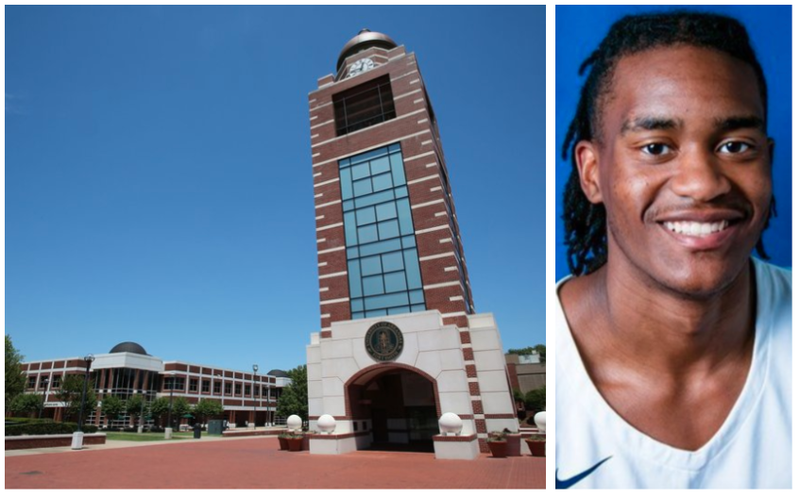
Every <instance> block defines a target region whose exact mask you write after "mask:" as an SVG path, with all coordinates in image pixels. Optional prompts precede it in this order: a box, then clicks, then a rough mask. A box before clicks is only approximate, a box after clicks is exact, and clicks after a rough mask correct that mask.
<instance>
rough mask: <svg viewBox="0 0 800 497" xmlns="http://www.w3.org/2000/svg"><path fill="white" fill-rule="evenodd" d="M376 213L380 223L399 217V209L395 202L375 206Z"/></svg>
mask: <svg viewBox="0 0 800 497" xmlns="http://www.w3.org/2000/svg"><path fill="white" fill-rule="evenodd" d="M375 213H376V214H377V216H378V221H386V220H387V219H394V218H396V217H397V208H396V207H395V204H394V202H389V203H386V204H380V205H376V206H375Z"/></svg>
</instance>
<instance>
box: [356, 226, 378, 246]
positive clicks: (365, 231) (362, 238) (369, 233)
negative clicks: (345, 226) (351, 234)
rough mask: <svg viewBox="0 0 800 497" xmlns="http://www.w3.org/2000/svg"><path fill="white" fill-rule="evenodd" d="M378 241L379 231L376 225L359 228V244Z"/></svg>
mask: <svg viewBox="0 0 800 497" xmlns="http://www.w3.org/2000/svg"><path fill="white" fill-rule="evenodd" d="M377 240H378V229H377V227H376V226H375V225H374V224H370V225H368V226H362V227H361V228H358V242H359V243H369V242H375V241H377Z"/></svg>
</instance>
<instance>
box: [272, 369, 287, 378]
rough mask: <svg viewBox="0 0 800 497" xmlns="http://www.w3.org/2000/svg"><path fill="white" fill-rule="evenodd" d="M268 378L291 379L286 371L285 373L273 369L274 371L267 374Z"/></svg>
mask: <svg viewBox="0 0 800 497" xmlns="http://www.w3.org/2000/svg"><path fill="white" fill-rule="evenodd" d="M267 376H274V377H276V378H288V377H289V375H288V374H287V373H286V371H283V370H281V369H273V370H272V371H270V372H269V373H267Z"/></svg>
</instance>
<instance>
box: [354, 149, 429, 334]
mask: <svg viewBox="0 0 800 497" xmlns="http://www.w3.org/2000/svg"><path fill="white" fill-rule="evenodd" d="M339 170H340V175H339V179H340V185H341V189H342V194H343V197H342V198H343V199H344V200H345V201H344V202H343V203H342V209H343V211H344V225H345V226H344V228H345V242H346V248H347V251H346V254H347V261H348V262H347V267H348V282H349V284H350V306H351V307H350V308H351V312H352V317H353V319H360V318H364V317H371V316H386V315H388V314H401V313H406V312H416V311H420V310H424V309H425V300H424V294H423V291H422V278H421V276H420V269H419V260H418V255H417V249H416V240H415V239H414V223H413V220H412V217H411V204H410V202H409V200H408V187H407V186H406V177H405V171H404V169H403V154H402V151H401V148H400V145H399V144H397V143H395V144H392V145H389V146H388V147H381V148H378V149H375V150H370V151H368V152H365V153H363V154H359V155H356V156H353V157H348V158H347V159H343V160H341V161H339ZM345 195H346V196H347V197H345Z"/></svg>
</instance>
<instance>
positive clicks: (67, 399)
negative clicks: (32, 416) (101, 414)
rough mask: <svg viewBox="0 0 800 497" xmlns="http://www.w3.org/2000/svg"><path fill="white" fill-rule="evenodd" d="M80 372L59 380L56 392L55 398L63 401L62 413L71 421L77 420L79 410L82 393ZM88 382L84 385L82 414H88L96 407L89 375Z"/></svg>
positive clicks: (95, 398) (82, 376)
mask: <svg viewBox="0 0 800 497" xmlns="http://www.w3.org/2000/svg"><path fill="white" fill-rule="evenodd" d="M83 378H84V375H82V374H71V375H67V376H66V377H65V378H64V381H62V382H61V389H60V390H59V392H58V393H57V394H56V398H58V400H59V401H61V402H63V403H64V415H65V417H66V418H67V419H71V420H72V421H77V420H78V415H79V414H80V411H81V395H82V394H83ZM88 381H89V384H88V385H87V386H86V407H85V409H84V411H83V413H84V416H86V415H88V414H89V413H90V412H91V411H93V410H94V409H95V408H96V407H97V395H96V394H95V392H94V388H93V387H92V384H93V383H92V378H91V375H90V376H89V380H88Z"/></svg>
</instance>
